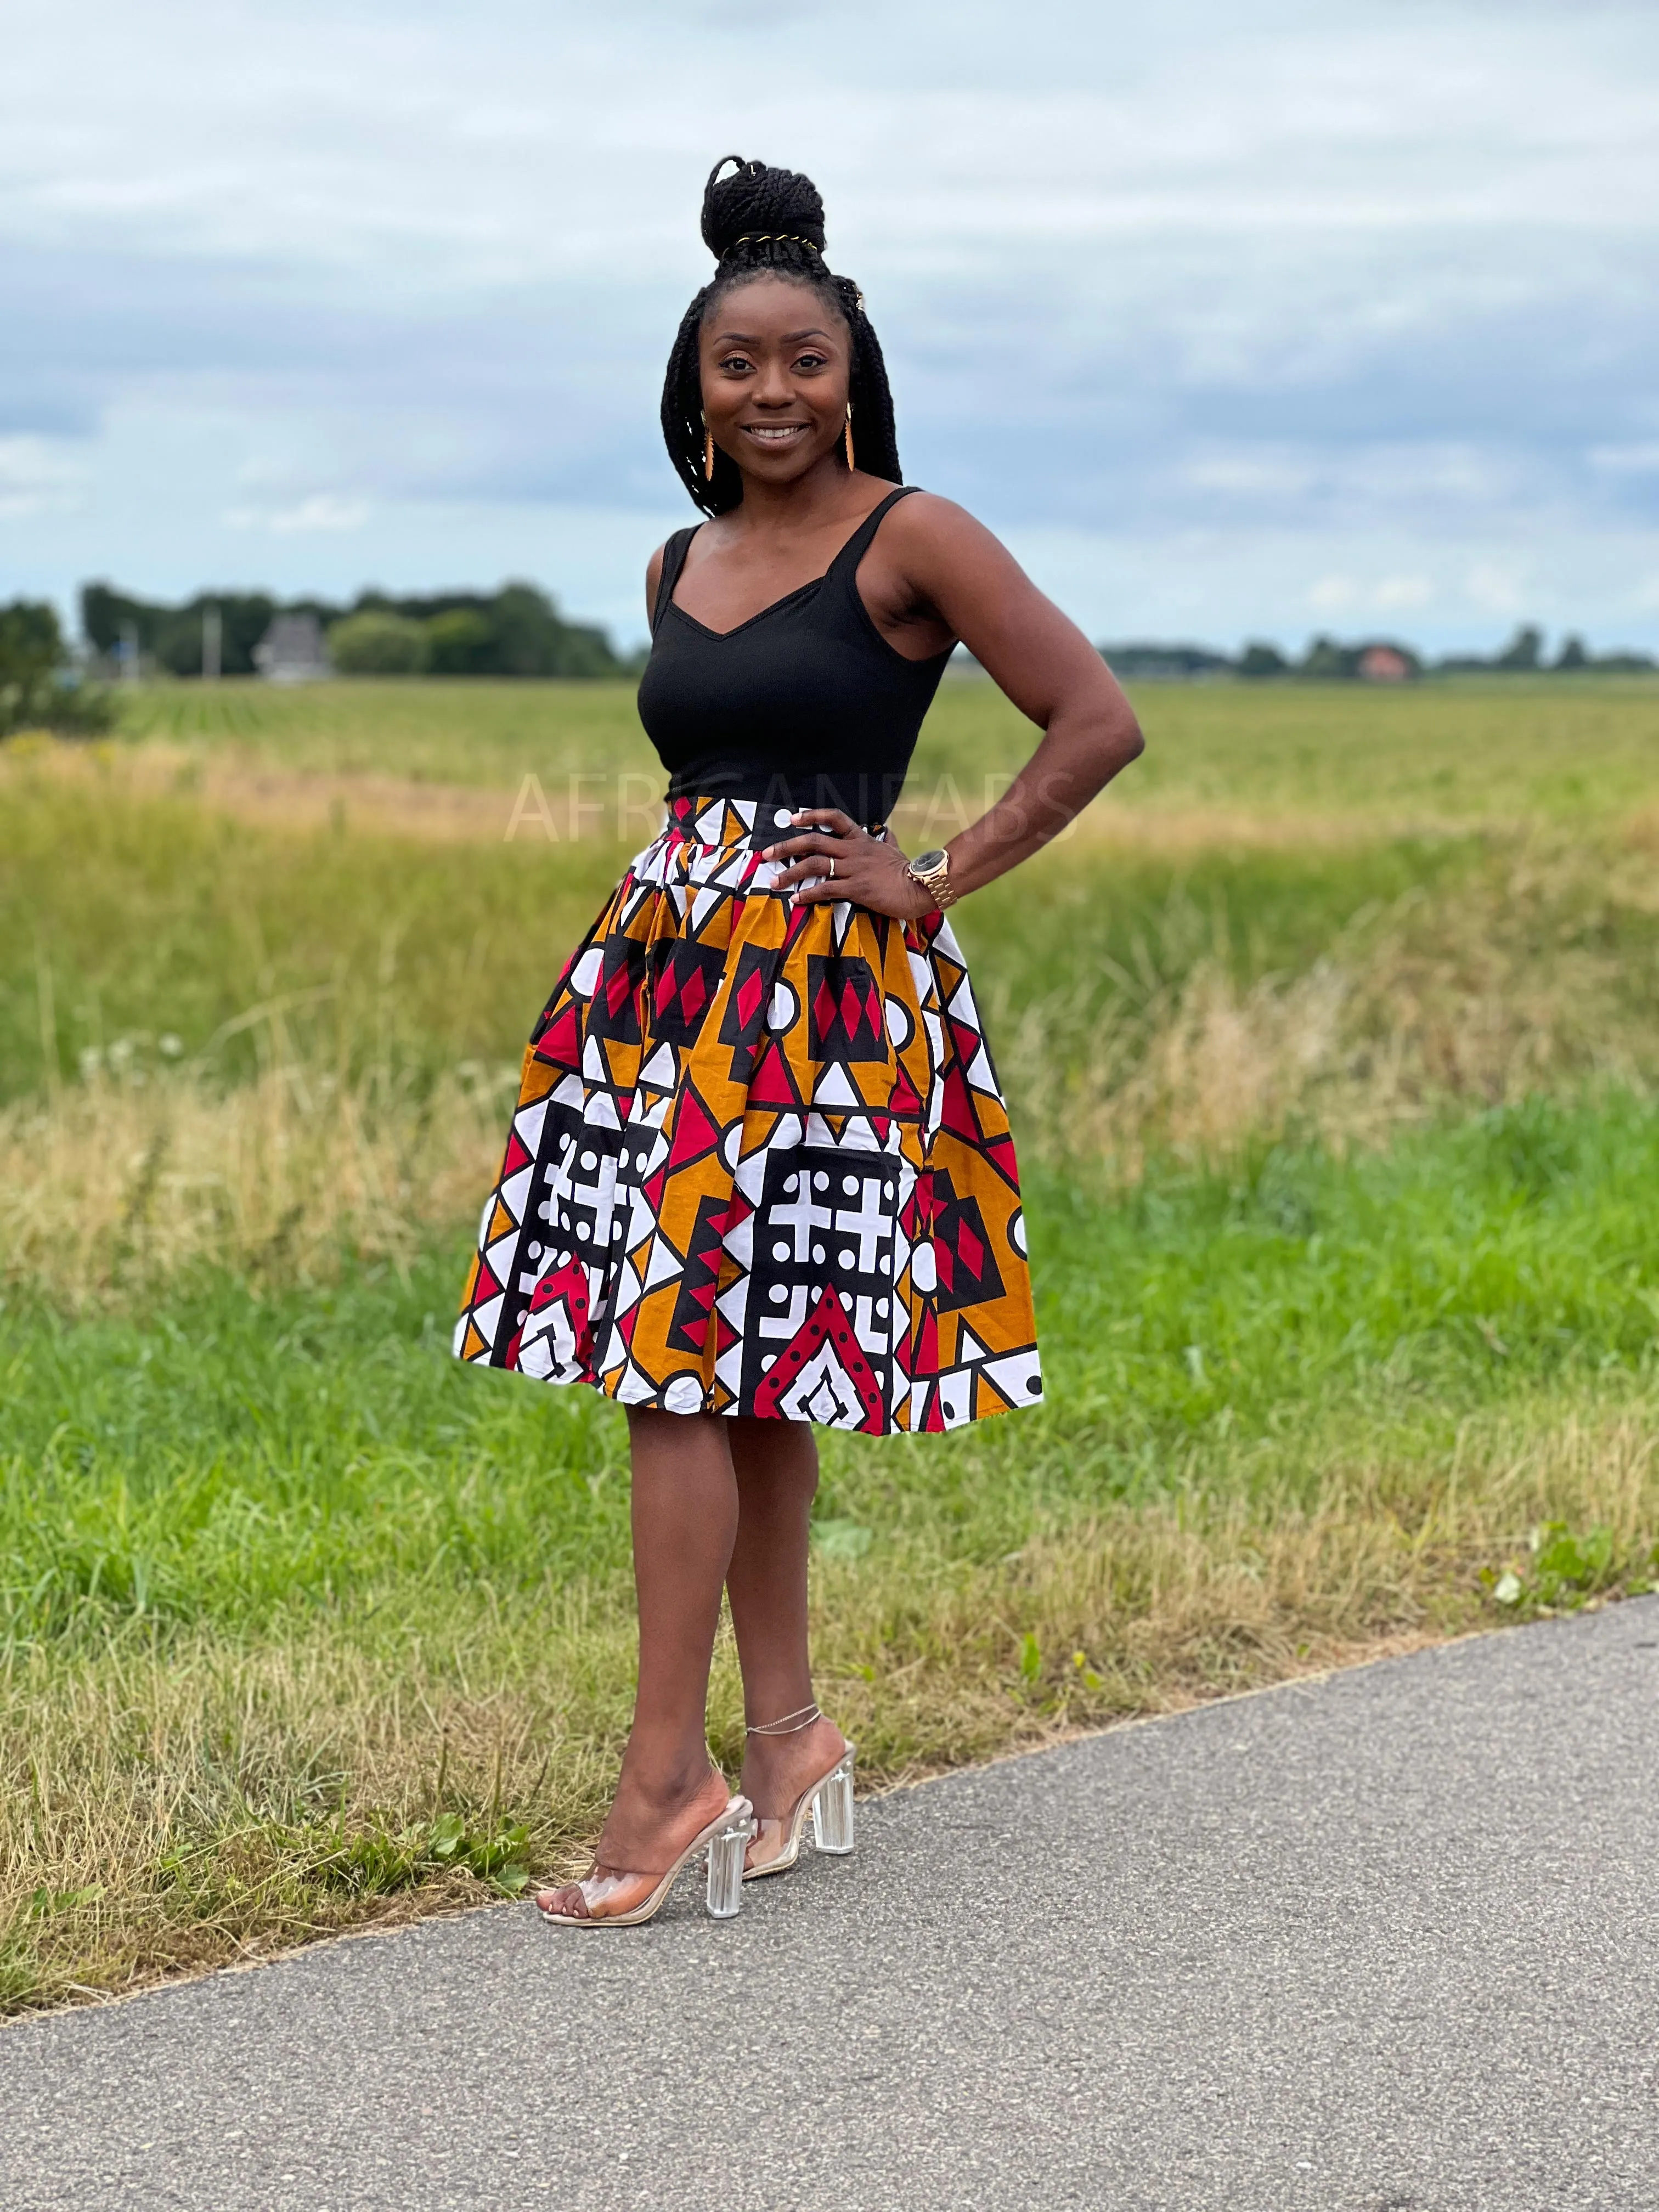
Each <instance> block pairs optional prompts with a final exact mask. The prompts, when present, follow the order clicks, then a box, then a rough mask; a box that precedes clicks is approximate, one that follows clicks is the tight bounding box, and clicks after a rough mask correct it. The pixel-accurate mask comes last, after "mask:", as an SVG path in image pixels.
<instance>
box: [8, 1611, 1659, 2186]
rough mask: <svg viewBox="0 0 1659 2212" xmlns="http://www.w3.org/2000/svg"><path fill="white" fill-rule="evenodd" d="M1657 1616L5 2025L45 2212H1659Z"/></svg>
mask: <svg viewBox="0 0 1659 2212" xmlns="http://www.w3.org/2000/svg"><path fill="white" fill-rule="evenodd" d="M1656 1690H1659V1601H1656V1600H1653V1599H1644V1600H1640V1601H1636V1602H1634V1603H1631V1604H1626V1605H1625V1606H1622V1607H1616V1608H1613V1609H1610V1610H1608V1611H1607V1612H1605V1613H1598V1614H1595V1615H1593V1616H1590V1617H1589V1618H1581V1619H1578V1620H1571V1621H1563V1622H1551V1623H1545V1624H1542V1625H1541V1626H1535V1627H1531V1628H1526V1629H1521V1630H1516V1631H1513V1632H1509V1633H1506V1634H1502V1635H1495V1636H1492V1637H1489V1638H1484V1639H1482V1640H1480V1641H1479V1642H1474V1643H1469V1644H1462V1645H1459V1646H1456V1647H1454V1648H1453V1649H1450V1650H1443V1651H1438V1652H1431V1653H1426V1654H1424V1655H1421V1656H1416V1657H1413V1658H1409V1659H1402V1660H1395V1661H1390V1662H1386V1663H1383V1664H1382V1665H1378V1666H1374V1667H1370V1668H1362V1669H1359V1670H1357V1671H1356V1672H1354V1673H1352V1674H1344V1675H1340V1676H1337V1677H1335V1678H1334V1679H1332V1680H1328V1681H1325V1682H1322V1683H1318V1684H1313V1685H1302V1686H1291V1687H1289V1688H1285V1689H1282V1690H1277V1691H1273V1692H1269V1693H1267V1694H1266V1695H1264V1696H1261V1697H1256V1698H1251V1699H1242V1700H1239V1701H1237V1702H1236V1703H1233V1704H1231V1705H1218V1706H1211V1707H1209V1708H1207V1709H1206V1710H1205V1711H1200V1712H1195V1713H1191V1714H1188V1715H1185V1716H1183V1717H1181V1718H1178V1719H1174V1720H1169V1721H1164V1722H1159V1723H1154V1724H1152V1725H1149V1726H1146V1727H1141V1728H1134V1729H1122V1730H1120V1731H1119V1732H1117V1733H1115V1734H1114V1735H1106V1736H1102V1737H1097V1738H1095V1739H1093V1740H1091V1741H1088V1742H1084V1743H1078V1744H1073V1745H1069V1746H1067V1747H1065V1748H1064V1749H1061V1750H1059V1751H1054V1752H1048V1753H1042V1754H1041V1755H1039V1756H1036V1757H1034V1758H1030V1759H1015V1760H1010V1761H1008V1762H1006V1764H1004V1765H999V1766H995V1767H992V1768H990V1769H988V1770H987V1771H983V1772H981V1773H976V1774H969V1775H963V1776H960V1777H957V1778H952V1779H950V1780H948V1781H945V1782H940V1783H935V1784H930V1785H928V1786H927V1787H926V1788H924V1789H919V1790H910V1791H907V1792H904V1793H902V1794H899V1795H896V1796H892V1797H890V1798H887V1799H885V1800H884V1801H882V1802H878V1803H876V1804H873V1805H871V1806H869V1807H867V1808H860V1814H861V1819H862V1828H861V1832H860V1850H859V1855H858V1857H856V1858H854V1859H853V1860H851V1861H829V1860H822V1861H816V1862H814V1861H811V1860H809V1861H807V1862H806V1863H805V1864H804V1866H803V1869H802V1870H801V1871H800V1872H799V1873H798V1874H796V1875H793V1876H790V1877H788V1878H787V1879H784V1880H780V1881H770V1882H768V1883H766V1884H764V1885H763V1886H760V1887H757V1889H752V1890H750V1892H749V1893H748V1903H747V1905H746V1906H745V1909H744V1913H743V1916H742V1917H741V1918H740V1919H739V1920H738V1921H736V1922H734V1923H726V1924H720V1925H716V1924H714V1923H711V1922H708V1921H707V1920H706V1919H704V1918H703V1917H702V1915H701V1913H700V1911H698V1910H697V1909H696V1903H695V1900H694V1897H693V1894H692V1891H691V1887H690V1882H689V1881H688V1882H687V1883H686V1884H684V1895H683V1897H682V1898H679V1899H676V1900H675V1902H674V1904H673V1905H671V1908H670V1910H669V1912H668V1913H667V1914H665V1916H664V1917H662V1918H661V1919H660V1920H659V1921H658V1922H657V1923H655V1924H654V1925H653V1926H651V1927H649V1928H647V1929H640V1930H636V1931H629V1932H623V1931H612V1932H611V1933H609V1934H602V1933H597V1932H596V1933H592V1934H588V1933H568V1932H560V1931H557V1930H553V1929H544V1928H543V1927H542V1926H541V1925H539V1923H538V1922H537V1921H536V1920H535V1918H534V1917H533V1915H532V1910H531V1908H530V1907H529V1906H527V1905H513V1906H502V1907H500V1908H498V1909H495V1910H493V1911H483V1912H479V1913H477V1914H475V1915H473V1916H472V1917H469V1918H466V1919H463V1920H459V1921H450V1922H447V1923H430V1924H428V1925H427V1926H424V1927H422V1928H418V1929H410V1930H407V1931H404V1932H403V1933H400V1934H397V1935H392V1936H377V1937H370V1938H365V1939H362V1940H358V1941H348V1942H337V1943H332V1944H329V1945H325V1946H321V1947H319V1948H317V1949H315V1950H313V1951H311V1952H307V1953H306V1954H301V1955H300V1956H298V1957H295V1958H292V1959H289V1960H285V1961H283V1962H281V1963H279V1964H276V1965H274V1966H266V1967H264V1968H262V1969H259V1970H258V1971H256V1972H245V1973H235V1974H226V1975H221V1976H219V1977H217V1978H215V1979H213V1980H211V1981H207V1982H201V1983H197V1984H191V1985H188V1986H183V1987H178V1988H174V1989H170V1990H161V1991H157V1992H155V1994H153V1995H150V1996H143V1997H140V1998H137V1999H134V2000H133V2001H132V2002H129V2003H125V2004H122V2005H118V2006H112V2007H109V2008H105V2009H102V2010H90V2009H89V2010H86V2011H82V2012H78V2013H70V2014H64V2015H58V2016H57V2017H55V2018H50V2019H45V2020H40V2021H27V2022H24V2023H21V2024H20V2025H18V2026H16V2027H12V2028H10V2029H9V2030H7V2031H6V2032H5V2033H3V2035H0V2204H3V2206H4V2208H5V2212H36V2208H44V2207H47V2206H50V2207H52V2208H54V2209H55V2208H58V2207H67V2206H73V2207H75V2208H76V2212H102V2209H103V2208H105V2207H120V2208H122V2212H126V2208H140V2207H142V2208H146V2209H147V2208H149V2207H152V2206H155V2207H162V2206H167V2207H189V2208H191V2212H289V2208H295V2212H300V2209H301V2208H303V2212H361V2208H371V2207H372V2208H374V2212H452V2208H462V2207H471V2206H488V2207H489V2208H491V2212H517V2208H520V2207H522V2206H534V2205H537V2204H539V2203H556V2204H558V2205H560V2206H562V2207H565V2208H568V2212H609V2208H611V2207H627V2208H629V2212H634V2208H638V2207H653V2208H654V2207H662V2208H666V2212H681V2208H685V2212H703V2208H708V2212H715V2209H716V2208H718V2212H738V2208H741V2212H772V2208H783V2207H786V2206H787V2207H789V2208H791V2212H794V2209H795V2208H808V2209H809V2212H933V2208H936V2207H950V2208H952V2212H955V2208H958V2207H969V2206H971V2207H975V2208H977V2207H987V2208H997V2212H1000V2208H1004V2207H1007V2208H1025V2207H1031V2208H1038V2207H1041V2208H1044V2212H1047V2208H1050V2207H1058V2206H1069V2205H1083V2206H1091V2207H1095V2206H1098V2207H1103V2208H1105V2207H1109V2208H1111V2212H1143V2208H1145V2212H1152V2208H1154V2207H1156V2208H1158V2212H1165V2208H1168V2212H1207V2208H1211V2207H1217V2208H1220V2207H1225V2208H1227V2212H1304V2208H1306V2212H1452V2208H1457V2212H1463V2208H1468V2212H1508V2208H1511V2207H1514V2208H1524V2212H1543V2208H1546V2207H1548V2208H1556V2207H1570V2208H1571V2212H1599V2208H1602V2207H1618V2208H1620V2212H1626V2208H1631V2212H1636V2209H1637V2208H1639V2209H1640V2212H1655V2208H1656V2207H1659V2002H1656V2000H1659V1947H1656V1936H1659V1924H1656V1907H1655V1893H1656V1878H1659V1731H1656V1727H1655V1720H1656Z"/></svg>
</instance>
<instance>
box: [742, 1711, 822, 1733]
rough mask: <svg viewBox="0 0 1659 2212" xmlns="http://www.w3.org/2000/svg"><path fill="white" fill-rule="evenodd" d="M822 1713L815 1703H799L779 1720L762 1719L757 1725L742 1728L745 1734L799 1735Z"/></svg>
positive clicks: (820, 1716)
mask: <svg viewBox="0 0 1659 2212" xmlns="http://www.w3.org/2000/svg"><path fill="white" fill-rule="evenodd" d="M822 1719H823V1714H822V1713H821V1712H820V1711H818V1709H817V1706H816V1705H799V1706H798V1707H797V1708H796V1710H795V1711H793V1713H786V1714H785V1715H784V1717H783V1718H782V1719H781V1721H762V1722H761V1723H759V1724H758V1725H757V1726H756V1727H753V1728H747V1729H744V1735H799V1734H800V1732H801V1730H802V1729H809V1728H811V1725H812V1723H813V1722H814V1721H821V1720H822Z"/></svg>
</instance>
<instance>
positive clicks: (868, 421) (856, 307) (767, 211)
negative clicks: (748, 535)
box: [662, 154, 904, 514]
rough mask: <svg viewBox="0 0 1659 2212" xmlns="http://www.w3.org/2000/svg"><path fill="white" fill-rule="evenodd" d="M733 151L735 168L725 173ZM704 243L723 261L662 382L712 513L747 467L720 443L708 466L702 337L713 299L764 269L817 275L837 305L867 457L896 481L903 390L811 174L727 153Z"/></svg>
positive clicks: (697, 497)
mask: <svg viewBox="0 0 1659 2212" xmlns="http://www.w3.org/2000/svg"><path fill="white" fill-rule="evenodd" d="M728 161H734V162H736V163H737V168H736V171H735V173H733V174H732V175H731V176H729V177H724V178H723V177H722V176H721V175H720V171H721V170H722V169H723V168H725V167H726V163H727V162H728ZM702 235H703V243H704V244H705V245H706V246H708V250H709V252H711V253H712V254H713V255H714V257H715V259H716V261H717V262H718V264H719V266H718V267H717V268H716V270H715V271H714V276H712V277H711V278H710V280H709V282H708V283H707V284H705V285H704V286H703V288H702V291H701V292H699V293H698V295H697V296H696V299H695V300H693V301H692V302H691V304H690V307H688V308H687V309H686V311H685V313H684V316H683V317H682V318H681V320H680V326H679V330H678V332H677V334H676V336H675V339H674V345H673V350H672V351H671V353H670V355H669V356H668V373H667V374H666V376H665V378H664V380H663V387H662V435H663V441H664V443H665V445H666V446H667V447H668V458H669V459H670V460H671V462H672V463H673V465H674V472H675V474H676V475H677V476H678V477H679V480H680V482H681V483H683V484H684V486H685V489H687V491H688V492H690V495H691V498H692V501H693V502H694V504H695V505H696V506H697V507H700V508H701V509H702V513H705V514H726V513H729V512H730V511H731V509H732V507H736V506H738V504H739V503H740V502H741V501H742V498H743V477H742V474H741V472H740V471H739V470H738V465H737V463H736V462H735V461H734V460H732V458H731V456H730V455H729V454H727V453H721V452H720V449H719V447H716V448H715V451H714V476H713V477H712V479H711V478H709V477H705V476H704V474H703V422H702V373H701V363H700V361H699V357H698V341H699V338H700V337H701V335H702V325H703V321H704V319H705V318H706V316H707V315H708V312H709V310H710V308H711V307H713V306H714V303H715V301H717V300H719V299H720V297H721V295H723V294H724V293H726V292H729V291H731V290H732V289H733V288H734V287H735V286H737V285H738V284H742V283H747V282H748V280H749V279H750V277H751V276H759V275H761V274H763V273H767V274H775V275H777V276H787V277H789V278H790V279H791V280H792V281H793V282H796V283H802V284H810V285H811V288H812V289H813V290H814V291H816V292H818V293H820V294H822V295H823V296H824V297H825V298H826V299H827V300H829V301H830V303H831V304H832V305H833V306H834V307H835V309H836V313H838V314H839V315H840V316H841V317H842V320H843V321H844V322H845V323H846V325H847V328H848V332H849V334H850V337H851V339H852V357H851V373H850V380H849V384H848V396H849V398H851V400H852V404H853V437H854V444H855V446H856V447H857V450H858V465H859V466H860V469H862V470H866V471H868V473H869V474H870V475H872V476H875V477H884V478H885V479H886V480H887V481H888V482H889V483H903V481H904V477H903V475H902V471H901V470H900V468H899V458H898V439H897V435H896V431H895V429H894V427H893V395H892V392H891V391H890V389H889V387H888V383H887V365H886V363H885V362H884V360H883V358H882V351H881V343H880V341H879V340H878V337H877V336H876V333H875V331H874V330H873V329H872V326H871V323H870V319H869V317H868V316H867V315H866V313H865V312H864V295H863V294H862V293H861V292H860V290H859V288H858V286H857V285H856V284H855V283H854V282H853V280H852V278H851V277H850V276H836V275H835V274H834V273H833V271H831V270H829V269H827V268H826V267H825V266H824V264H823V245H824V234H823V200H822V199H821V198H820V197H819V196H818V190H817V185H814V184H813V182H812V180H811V178H810V177H802V176H798V175H797V174H796V173H795V172H794V171H793V170H792V169H773V168H769V167H767V166H766V164H765V163H764V162H763V161H744V160H743V159H742V158H741V156H740V155H736V154H727V155H725V156H724V157H723V158H722V159H721V160H720V161H716V162H715V164H714V167H713V168H712V169H711V170H710V171H709V173H708V185H706V187H705V188H704V191H703V196H702Z"/></svg>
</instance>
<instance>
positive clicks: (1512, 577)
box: [1463, 561, 1527, 615]
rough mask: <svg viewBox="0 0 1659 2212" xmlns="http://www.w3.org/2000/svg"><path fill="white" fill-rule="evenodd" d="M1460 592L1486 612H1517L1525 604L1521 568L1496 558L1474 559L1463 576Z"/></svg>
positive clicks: (1524, 585) (1524, 586)
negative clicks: (1486, 559) (1487, 559)
mask: <svg viewBox="0 0 1659 2212" xmlns="http://www.w3.org/2000/svg"><path fill="white" fill-rule="evenodd" d="M1463 595H1464V597H1465V598H1466V599H1468V602H1469V604H1470V605H1471V606H1474V607H1479V608H1480V611H1482V612H1483V613H1485V614H1495V615H1514V614H1519V613H1521V612H1522V610H1523V609H1524V608H1525V606H1526V605H1527V581H1526V577H1525V574H1524V571H1522V570H1521V569H1519V568H1513V567H1510V566H1509V565H1508V564H1506V563H1504V562H1497V561H1477V562H1475V563H1474V566H1473V567H1472V568H1470V569H1469V571H1468V574H1467V575H1466V576H1465V577H1464V579H1463Z"/></svg>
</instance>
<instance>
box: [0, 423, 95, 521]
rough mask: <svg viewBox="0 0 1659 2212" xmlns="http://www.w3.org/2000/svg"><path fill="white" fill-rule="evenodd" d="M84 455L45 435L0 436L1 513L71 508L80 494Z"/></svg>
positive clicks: (10, 514) (14, 514)
mask: <svg viewBox="0 0 1659 2212" xmlns="http://www.w3.org/2000/svg"><path fill="white" fill-rule="evenodd" d="M88 473H89V471H88V465H87V462H86V459H85V458H84V456H82V455H81V454H78V453H72V452H70V451H68V450H66V449H65V448H64V447H63V446H62V445H61V444H58V443H56V442H54V441H50V440H48V439H46V438H37V437H28V436H24V437H16V438H0V516H7V517H19V518H21V517H22V516H24V515H30V514H42V513H51V512H52V511H54V510H56V511H60V512H61V511H64V510H68V509H71V508H73V507H76V505H77V504H79V502H80V500H81V499H82V496H83V494H82V486H83V485H84V483H85V482H86V479H87V477H88Z"/></svg>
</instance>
